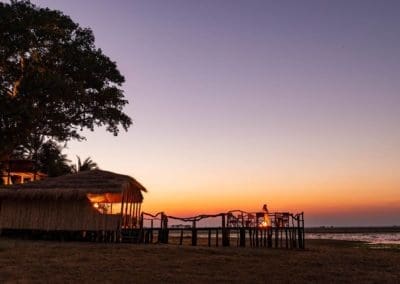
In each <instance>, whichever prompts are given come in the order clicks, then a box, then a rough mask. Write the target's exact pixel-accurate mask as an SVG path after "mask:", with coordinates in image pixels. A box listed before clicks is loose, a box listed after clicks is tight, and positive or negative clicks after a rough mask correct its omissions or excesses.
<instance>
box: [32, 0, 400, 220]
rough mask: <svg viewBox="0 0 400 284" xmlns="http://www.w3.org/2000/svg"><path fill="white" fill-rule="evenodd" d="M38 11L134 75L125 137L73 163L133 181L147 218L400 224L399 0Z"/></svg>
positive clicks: (65, 6)
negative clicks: (252, 213) (86, 32)
mask: <svg viewBox="0 0 400 284" xmlns="http://www.w3.org/2000/svg"><path fill="white" fill-rule="evenodd" d="M32 2H33V3H35V4H38V5H39V6H42V7H50V8H52V9H59V10H62V11H63V12H64V13H65V14H67V15H70V16H71V17H72V19H73V20H75V21H77V22H79V23H80V24H81V25H82V26H85V27H90V28H92V29H93V31H94V34H95V36H96V45H97V46H98V47H100V48H101V49H102V50H103V51H104V53H105V54H107V55H108V56H109V57H110V58H111V59H112V60H114V61H116V62H117V64H118V67H119V69H120V71H121V72H122V73H123V74H124V76H125V77H126V84H125V85H124V86H123V88H124V90H125V94H126V96H127V98H128V100H129V102H130V104H129V106H128V107H127V108H126V112H127V113H128V114H129V115H130V116H131V117H132V118H133V119H134V125H133V126H132V127H131V128H130V130H129V132H128V133H121V135H120V136H118V137H117V138H115V137H113V136H112V135H110V134H107V133H105V131H104V130H102V129H97V130H96V131H95V132H94V133H88V135H87V137H88V140H87V142H82V143H76V142H73V143H70V144H69V149H68V150H67V153H68V154H69V157H70V158H72V159H75V155H79V156H81V157H83V158H84V157H87V156H91V157H92V158H93V159H94V160H95V161H97V162H98V164H99V165H100V166H101V168H103V169H107V170H112V171H116V172H121V173H126V174H129V175H132V176H134V177H136V178H137V179H138V180H139V181H141V182H142V183H143V184H144V185H145V186H146V187H147V188H148V189H149V193H148V194H147V195H146V198H145V203H144V210H147V211H153V212H154V211H159V210H165V211H167V212H171V213H177V214H186V215H187V214H192V213H205V212H219V211H221V210H227V209H236V208H242V209H247V210H259V209H261V206H262V204H264V203H268V205H269V207H270V208H271V209H272V210H290V211H303V210H304V211H305V213H306V220H307V224H306V225H309V226H311V225H395V224H397V225H400V218H399V217H400V147H399V146H400V130H399V129H400V127H399V122H400V17H399V13H400V1H397V0H393V1H390V0H384V1H377V0H374V1H368V0H360V1H350V0H346V1H340V0H336V1H324V0H315V1H306V0H302V1H267V0H265V1H245V0H243V1H235V0H231V1H223V0H220V1H204V0H202V1H188V0H181V1H172V0H168V1H165V0H160V1H151V0H143V1H122V0H121V1H118V0H115V1H99V0H90V1H89V0H86V1H81V0H68V1H67V0H64V1H63V0H51V1H50V0H48V1H44V0H43V1H42V0H36V1H32Z"/></svg>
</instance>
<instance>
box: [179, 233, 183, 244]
mask: <svg viewBox="0 0 400 284" xmlns="http://www.w3.org/2000/svg"><path fill="white" fill-rule="evenodd" d="M179 244H180V245H182V244H183V229H181V236H180V238H179Z"/></svg>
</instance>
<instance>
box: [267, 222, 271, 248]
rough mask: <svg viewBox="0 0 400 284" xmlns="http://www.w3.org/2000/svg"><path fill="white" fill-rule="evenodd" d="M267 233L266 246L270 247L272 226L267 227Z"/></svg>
mask: <svg viewBox="0 0 400 284" xmlns="http://www.w3.org/2000/svg"><path fill="white" fill-rule="evenodd" d="M267 234H268V236H267V247H269V248H272V227H271V228H268V232H267Z"/></svg>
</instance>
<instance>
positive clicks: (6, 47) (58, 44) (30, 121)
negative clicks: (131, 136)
mask: <svg viewBox="0 0 400 284" xmlns="http://www.w3.org/2000/svg"><path fill="white" fill-rule="evenodd" d="M123 82H124V77H123V76H122V75H121V74H120V72H119V71H118V69H117V67H116V64H115V63H114V62H112V61H111V60H110V59H109V58H108V57H107V56H106V55H104V54H103V52H102V51H101V50H100V49H98V48H96V47H95V45H94V35H93V33H92V31H91V30H90V29H88V28H81V27H80V26H79V25H78V24H77V23H75V22H73V21H72V20H71V19H70V17H68V16H66V15H64V14H63V13H62V12H60V11H54V10H50V9H42V8H39V7H37V6H35V5H33V4H31V3H30V2H29V1H15V0H14V1H11V3H10V4H7V3H0V160H1V159H2V158H5V157H7V156H8V155H9V154H10V153H11V152H12V151H13V150H14V149H15V148H16V147H18V146H19V145H24V144H26V143H27V139H28V137H30V136H31V135H35V136H43V137H46V138H47V139H51V140H56V141H63V142H65V141H68V140H70V139H78V140H81V139H84V137H83V136H82V135H81V134H80V133H79V131H81V130H83V129H90V130H93V129H94V127H95V126H102V125H104V126H106V130H107V131H108V132H111V133H113V134H114V135H118V132H119V128H120V127H122V128H123V129H125V130H127V129H128V127H129V126H130V125H131V123H132V121H131V119H130V118H129V117H128V116H127V115H126V114H125V113H123V111H122V109H123V107H124V106H125V105H126V104H127V103H128V102H127V100H125V99H124V95H123V91H122V89H121V88H120V86H121V84H122V83H123Z"/></svg>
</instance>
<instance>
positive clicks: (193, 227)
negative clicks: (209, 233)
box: [192, 220, 197, 246]
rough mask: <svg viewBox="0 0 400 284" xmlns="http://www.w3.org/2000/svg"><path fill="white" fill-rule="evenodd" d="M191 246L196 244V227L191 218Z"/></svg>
mask: <svg viewBox="0 0 400 284" xmlns="http://www.w3.org/2000/svg"><path fill="white" fill-rule="evenodd" d="M192 246H197V229H196V221H195V220H193V224H192Z"/></svg>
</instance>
